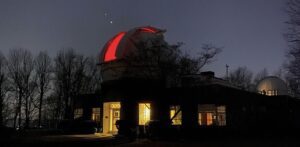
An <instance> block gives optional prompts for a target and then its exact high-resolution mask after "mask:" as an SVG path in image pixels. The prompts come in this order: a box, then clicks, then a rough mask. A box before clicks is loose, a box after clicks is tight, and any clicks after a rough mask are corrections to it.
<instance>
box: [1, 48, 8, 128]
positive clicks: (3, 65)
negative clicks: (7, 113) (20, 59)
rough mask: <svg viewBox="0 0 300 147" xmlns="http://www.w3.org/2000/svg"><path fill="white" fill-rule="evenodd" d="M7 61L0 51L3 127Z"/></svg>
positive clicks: (6, 88) (6, 89)
mask: <svg viewBox="0 0 300 147" xmlns="http://www.w3.org/2000/svg"><path fill="white" fill-rule="evenodd" d="M6 64H7V61H6V58H5V56H4V55H3V54H2V52H1V51H0V126H3V125H4V124H3V119H4V118H3V116H4V115H3V111H4V110H3V109H4V105H5V102H4V100H5V96H6V93H7V91H8V83H7V67H6Z"/></svg>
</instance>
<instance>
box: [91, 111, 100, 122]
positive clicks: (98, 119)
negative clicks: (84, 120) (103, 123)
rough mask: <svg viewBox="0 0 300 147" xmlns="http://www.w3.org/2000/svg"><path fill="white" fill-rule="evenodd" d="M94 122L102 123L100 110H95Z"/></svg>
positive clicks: (93, 114)
mask: <svg viewBox="0 0 300 147" xmlns="http://www.w3.org/2000/svg"><path fill="white" fill-rule="evenodd" d="M92 120H93V121H96V122H100V108H93V112H92Z"/></svg>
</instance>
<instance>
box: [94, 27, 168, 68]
mask: <svg viewBox="0 0 300 147" xmlns="http://www.w3.org/2000/svg"><path fill="white" fill-rule="evenodd" d="M161 32H163V31H162V30H160V29H157V28H154V27H151V26H146V27H136V28H133V29H131V30H129V31H127V32H119V33H118V34H116V35H115V36H114V37H113V38H111V39H110V40H109V41H108V42H107V43H106V44H105V46H104V47H103V49H102V52H101V54H100V64H101V63H106V62H111V61H115V60H117V59H121V58H123V57H124V56H126V54H128V53H129V52H130V51H132V50H133V49H134V48H136V47H135V42H136V41H137V40H140V39H144V38H149V37H151V36H153V35H161V34H162V33H161Z"/></svg>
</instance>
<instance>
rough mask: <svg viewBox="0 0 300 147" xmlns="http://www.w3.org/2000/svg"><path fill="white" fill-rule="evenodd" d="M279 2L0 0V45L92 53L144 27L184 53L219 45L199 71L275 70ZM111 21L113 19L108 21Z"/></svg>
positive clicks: (282, 45)
mask: <svg viewBox="0 0 300 147" xmlns="http://www.w3.org/2000/svg"><path fill="white" fill-rule="evenodd" d="M284 9H285V0H0V49H1V51H3V52H4V53H7V52H8V50H9V49H10V48H16V47H23V48H28V49H30V50H32V52H34V53H36V52H37V51H39V50H47V51H48V52H49V53H50V54H51V55H55V53H56V52H57V51H58V50H59V49H61V48H67V47H73V48H75V49H76V50H77V51H78V52H81V53H84V54H86V55H96V54H98V53H99V52H100V50H101V48H102V46H103V45H104V43H105V42H106V41H107V40H108V39H109V38H111V37H112V36H114V35H115V34H116V33H117V32H119V31H126V30H128V29H130V28H133V27H136V26H144V25H151V26H154V27H158V28H162V29H166V30H167V33H166V34H165V36H166V40H167V41H169V42H170V43H175V42H178V41H179V42H184V43H185V46H184V48H185V49H187V51H189V52H190V53H191V54H195V53H197V50H198V49H199V48H200V47H201V44H202V43H212V44H215V45H217V46H223V47H224V49H223V52H222V53H221V54H220V55H219V56H218V57H217V60H216V61H215V62H214V63H213V64H212V65H210V66H208V67H207V68H206V69H209V70H213V71H215V72H216V74H217V75H218V76H223V75H224V73H225V64H228V65H229V66H230V69H234V68H237V67H238V66H247V67H248V68H249V69H250V70H252V71H254V72H257V71H260V70H262V69H263V68H268V70H269V72H270V73H272V72H273V71H275V70H277V69H278V68H279V67H280V66H281V65H282V63H283V62H284V60H285V52H286V50H287V44H286V42H285V40H284V37H283V35H282V34H283V33H284V32H285V30H286V24H285V23H284V22H285V21H286V20H287V15H286V14H285V12H284ZM110 21H112V23H111V22H110Z"/></svg>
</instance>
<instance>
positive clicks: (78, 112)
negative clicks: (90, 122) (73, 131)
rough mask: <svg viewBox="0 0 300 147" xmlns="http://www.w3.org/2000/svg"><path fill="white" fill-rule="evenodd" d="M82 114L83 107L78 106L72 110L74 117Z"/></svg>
mask: <svg viewBox="0 0 300 147" xmlns="http://www.w3.org/2000/svg"><path fill="white" fill-rule="evenodd" d="M82 116H83V109H82V108H78V109H75V110H74V119H77V118H80V117H82Z"/></svg>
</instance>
